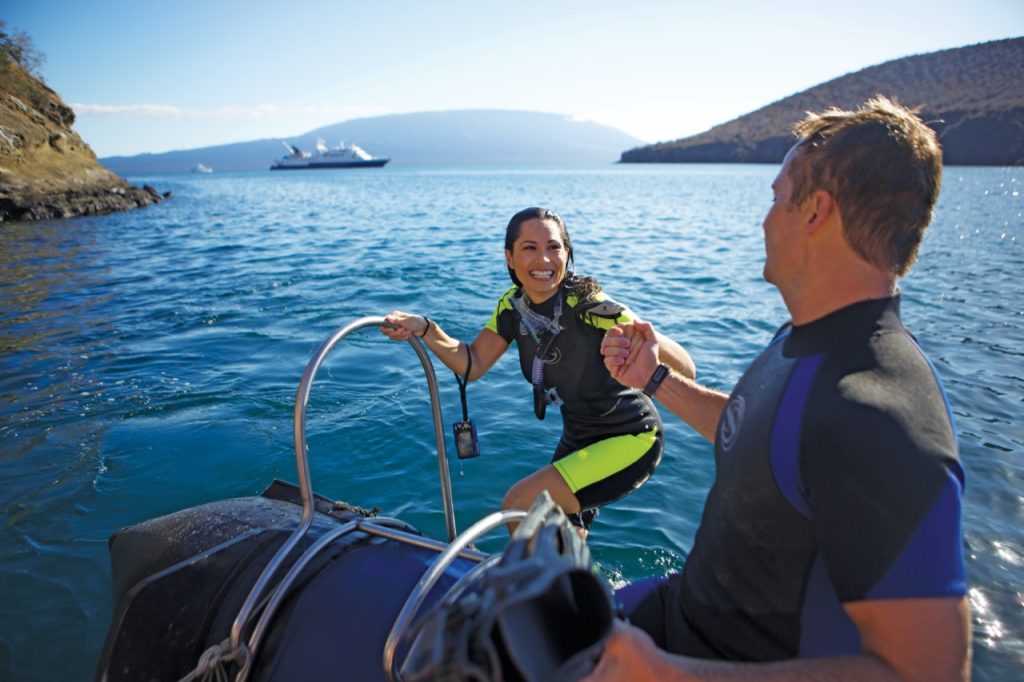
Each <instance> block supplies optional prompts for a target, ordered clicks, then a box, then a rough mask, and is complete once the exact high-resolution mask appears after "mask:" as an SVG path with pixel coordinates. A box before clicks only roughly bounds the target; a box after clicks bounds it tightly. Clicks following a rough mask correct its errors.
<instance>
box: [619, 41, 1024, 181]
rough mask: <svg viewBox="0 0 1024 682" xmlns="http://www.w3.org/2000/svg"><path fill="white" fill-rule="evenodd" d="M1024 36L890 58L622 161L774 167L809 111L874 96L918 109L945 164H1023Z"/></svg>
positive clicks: (632, 152) (638, 151)
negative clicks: (794, 126) (939, 146)
mask: <svg viewBox="0 0 1024 682" xmlns="http://www.w3.org/2000/svg"><path fill="white" fill-rule="evenodd" d="M1022 74H1024V38H1011V39H1007V40H998V41H994V42H990V43H982V44H979V45H971V46H969V47H962V48H956V49H952V50H942V51H940V52H932V53H929V54H922V55H915V56H912V57H905V58H903V59H896V60H893V61H890V62H886V63H884V64H879V65H877V66H872V67H869V68H866V69H863V70H861V71H857V72H856V73H852V74H847V75H845V76H842V77H840V78H836V79H835V80H831V81H828V82H827V83H823V84H821V85H817V86H815V87H813V88H810V89H809V90H805V91H803V92H800V93H797V94H795V95H791V96H789V97H786V98H785V99H782V100H779V101H778V102H775V103H773V104H769V105H768V106H766V107H764V108H762V109H758V110H757V111H754V112H752V113H749V114H746V115H745V116H741V117H740V118H737V119H734V120H732V121H729V122H728V123H723V124H722V125H719V126H716V127H714V128H712V129H711V130H708V131H706V132H704V133H701V134H699V135H695V136H693V137H687V138H683V139H680V140H675V141H674V142H662V143H658V144H655V145H649V146H646V147H638V148H635V149H631V150H629V151H627V152H624V153H623V154H622V157H621V161H622V162H626V163H645V162H646V163H679V162H683V163H707V162H712V163H720V162H727V163H779V162H780V161H781V160H782V157H783V156H784V155H785V153H786V150H787V149H788V148H789V146H790V145H791V144H792V143H793V137H792V135H791V134H790V133H789V127H790V126H791V125H792V124H793V123H794V122H796V121H798V120H800V119H801V118H803V116H804V112H807V111H821V110H823V109H827V108H828V107H833V106H835V107H840V108H843V109H850V108H855V107H856V106H857V105H858V104H860V103H861V102H863V101H864V100H866V99H868V98H869V97H871V96H873V95H875V94H883V95H887V96H889V97H893V98H895V99H897V100H898V101H899V102H901V103H902V104H904V105H907V106H910V107H919V108H920V109H919V111H920V114H921V116H922V118H923V119H924V120H925V121H926V122H927V123H928V124H929V125H930V126H932V127H933V128H934V129H935V130H936V132H938V134H939V137H940V138H941V140H942V147H943V155H944V161H945V163H947V164H964V165H998V166H1004V165H1024V77H1022Z"/></svg>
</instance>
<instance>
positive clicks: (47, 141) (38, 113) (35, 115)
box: [0, 46, 163, 222]
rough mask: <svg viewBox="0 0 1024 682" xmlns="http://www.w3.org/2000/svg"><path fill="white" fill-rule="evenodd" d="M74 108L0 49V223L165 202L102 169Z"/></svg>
mask: <svg viewBox="0 0 1024 682" xmlns="http://www.w3.org/2000/svg"><path fill="white" fill-rule="evenodd" d="M74 122H75V113H74V112H73V111H72V110H71V108H70V107H69V106H67V105H66V104H64V102H63V101H61V98H60V97H59V96H58V95H57V93H55V92H54V91H53V90H51V89H50V88H48V87H46V85H45V84H43V83H42V82H41V81H40V80H39V79H37V78H35V77H33V76H32V75H31V74H30V73H28V72H27V71H26V70H25V69H24V68H23V67H22V66H21V65H20V64H19V63H18V62H17V61H16V60H15V59H14V58H12V56H11V55H10V54H9V53H7V52H6V51H4V50H3V49H2V46H0V222H2V221H10V220H40V219H46V218H69V217H72V216H78V215H97V214H101V213H112V212H114V211H124V210H128V209H132V208H138V207H141V206H148V205H149V204H153V203H156V202H158V201H160V200H161V199H163V197H162V196H161V195H160V194H159V193H158V192H157V191H156V190H154V189H153V188H151V187H148V186H147V187H143V188H141V189H140V188H138V187H133V186H132V185H130V184H128V182H127V181H125V180H123V179H122V178H120V177H118V176H117V175H115V174H114V173H112V172H110V171H109V170H107V169H105V168H103V167H102V166H101V165H100V164H99V163H98V162H97V160H96V155H95V154H94V153H93V151H92V150H91V149H90V148H89V145H87V144H86V143H85V142H83V141H82V139H81V138H80V137H79V136H78V134H77V133H76V132H75V131H74V130H72V129H71V126H72V124H73V123H74Z"/></svg>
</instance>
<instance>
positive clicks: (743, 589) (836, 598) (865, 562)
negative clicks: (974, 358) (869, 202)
mask: <svg viewBox="0 0 1024 682" xmlns="http://www.w3.org/2000/svg"><path fill="white" fill-rule="evenodd" d="M715 465H716V479H715V483H714V485H713V487H712V489H711V491H710V493H709V495H708V499H707V503H706V505H705V508H704V515H703V517H702V519H701V523H700V527H699V528H698V530H697V536H696V539H695V542H694V546H693V550H692V551H691V553H690V555H689V556H688V557H687V560H686V563H685V565H684V568H683V571H682V573H680V574H677V575H675V576H672V577H671V578H669V579H668V580H667V581H666V582H663V583H662V584H661V585H660V586H659V587H658V588H656V589H654V590H652V591H651V592H650V593H649V594H648V595H647V597H646V598H644V599H643V600H642V601H641V602H640V603H639V604H638V605H637V606H636V608H634V609H633V610H632V612H631V613H630V620H631V621H632V622H633V623H634V624H636V625H638V626H639V627H641V628H643V629H645V630H647V631H648V632H649V633H650V634H651V635H652V636H653V637H654V639H655V640H656V641H657V642H658V644H659V646H661V647H662V648H665V649H667V650H669V651H672V652H675V653H681V654H687V655H691V656H698V657H703V658H720V659H731V660H745V661H768V660H779V659H784V658H795V657H801V658H813V657H821V656H833V655H842V654H856V653H859V652H860V640H859V637H858V634H857V630H856V628H855V627H854V624H853V622H852V621H851V620H850V619H849V617H848V616H847V615H846V612H845V611H844V610H843V608H842V605H843V604H844V603H847V602H856V601H862V600H870V599H892V598H918V597H922V598H924V597H954V596H960V595H963V594H964V593H965V590H966V581H965V577H964V563H963V556H962V550H961V532H960V515H961V514H960V501H961V494H962V490H963V485H964V474H963V470H962V468H961V466H960V463H959V458H958V453H957V445H956V434H955V430H954V426H953V419H952V414H951V413H950V410H949V406H948V403H947V402H946V398H945V394H944V392H943V389H942V386H941V384H940V382H939V380H938V377H937V376H936V375H935V372H934V370H933V368H932V366H931V364H930V363H929V361H928V360H927V359H926V358H925V356H924V354H923V353H922V352H921V350H920V348H919V347H918V345H917V343H916V341H915V340H914V338H913V337H912V336H911V335H910V333H909V332H908V331H907V330H906V328H905V327H904V326H903V324H902V323H901V322H900V318H899V299H898V298H891V299H884V300H876V301H865V302H861V303H857V304H854V305H852V306H849V307H847V308H844V309H842V310H839V311H837V312H835V313H832V314H831V315H828V316H826V317H824V318H822V319H820V320H817V321H815V322H812V323H810V324H807V325H802V326H799V327H795V328H794V327H791V326H788V325H787V326H786V327H783V328H782V329H781V330H780V331H779V333H778V334H777V335H776V337H775V339H774V340H773V342H772V343H771V345H770V346H769V347H768V348H767V349H766V350H765V351H764V352H762V354H761V355H760V356H759V357H758V358H757V360H755V361H754V363H753V364H752V365H751V366H750V368H749V369H748V370H747V372H746V373H745V374H744V375H743V377H742V378H741V379H740V381H739V383H738V384H737V385H736V388H735V390H734V391H733V393H732V395H731V396H730V397H729V400H728V402H727V404H726V406H725V409H724V411H723V413H722V417H721V419H720V421H719V425H718V432H717V438H716V441H715Z"/></svg>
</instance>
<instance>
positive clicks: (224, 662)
mask: <svg viewBox="0 0 1024 682" xmlns="http://www.w3.org/2000/svg"><path fill="white" fill-rule="evenodd" d="M251 659H252V654H251V653H250V652H249V647H248V646H246V645H245V644H241V645H239V647H238V648H237V649H232V648H231V638H230V637H228V638H227V639H225V640H224V641H223V642H221V643H220V644H214V645H213V646H211V647H210V648H209V649H207V650H206V651H204V652H203V655H202V656H200V657H199V662H198V663H197V664H196V667H195V669H194V670H193V671H192V672H190V673H189V674H188V675H185V677H183V678H181V679H180V680H178V682H195V681H196V680H201V681H202V682H229V680H230V679H231V675H230V674H229V672H228V664H230V663H235V664H236V665H238V666H239V667H240V668H243V669H246V668H248V667H249V665H250V664H251V662H252V660H251Z"/></svg>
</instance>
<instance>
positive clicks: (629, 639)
mask: <svg viewBox="0 0 1024 682" xmlns="http://www.w3.org/2000/svg"><path fill="white" fill-rule="evenodd" d="M660 657H661V652H660V651H659V650H658V647H656V646H655V645H654V641H653V640H652V639H651V638H650V636H649V635H648V634H647V633H646V632H644V631H643V630H640V629H638V628H635V627H632V626H630V625H627V624H625V623H623V622H622V621H616V622H615V625H614V629H613V630H612V634H611V635H609V637H608V639H607V640H606V642H605V645H604V653H603V654H601V660H600V661H598V663H597V667H596V668H594V671H593V672H592V673H590V674H589V675H588V676H586V677H585V678H583V680H582V682H622V680H629V682H643V681H644V680H663V679H664V677H662V673H661V672H659V669H658V668H659V659H660ZM662 672H663V671H662Z"/></svg>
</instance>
